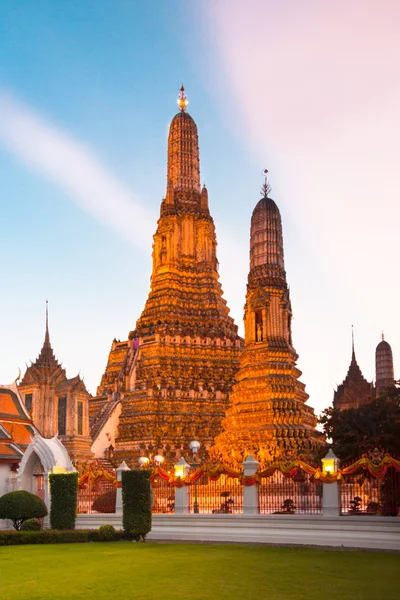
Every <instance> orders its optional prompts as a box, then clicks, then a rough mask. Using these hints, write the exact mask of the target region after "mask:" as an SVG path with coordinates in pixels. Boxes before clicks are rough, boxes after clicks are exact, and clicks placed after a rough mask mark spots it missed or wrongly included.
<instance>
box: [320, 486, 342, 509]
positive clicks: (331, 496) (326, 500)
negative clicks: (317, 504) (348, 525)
mask: <svg viewBox="0 0 400 600" xmlns="http://www.w3.org/2000/svg"><path fill="white" fill-rule="evenodd" d="M322 514H323V516H324V517H338V516H339V515H340V488H339V484H338V482H337V481H335V482H334V483H322Z"/></svg>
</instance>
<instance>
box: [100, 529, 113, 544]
mask: <svg viewBox="0 0 400 600" xmlns="http://www.w3.org/2000/svg"><path fill="white" fill-rule="evenodd" d="M98 534H99V541H100V542H112V541H113V540H114V539H115V534H116V531H115V529H114V527H113V526H112V525H101V526H100V527H99V529H98Z"/></svg>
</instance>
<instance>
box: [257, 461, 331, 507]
mask: <svg viewBox="0 0 400 600" xmlns="http://www.w3.org/2000/svg"><path fill="white" fill-rule="evenodd" d="M258 505H259V512H260V514H263V515H266V514H276V515H294V514H296V515H319V514H322V483H320V482H319V481H317V480H315V479H314V478H313V477H312V476H311V475H307V474H306V473H303V472H301V473H300V474H298V475H295V477H294V478H290V477H285V475H283V473H281V472H280V471H275V473H274V474H273V475H272V476H271V477H268V478H267V479H263V480H262V483H260V485H259V487H258Z"/></svg>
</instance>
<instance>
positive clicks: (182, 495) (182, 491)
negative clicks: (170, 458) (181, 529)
mask: <svg viewBox="0 0 400 600" xmlns="http://www.w3.org/2000/svg"><path fill="white" fill-rule="evenodd" d="M174 469H175V477H182V479H184V478H185V477H186V475H187V474H188V473H189V470H190V465H188V463H187V462H186V460H185V459H184V458H183V456H182V457H181V458H180V459H179V461H178V463H177V464H176V465H175V467H174ZM189 489H190V488H189V486H188V485H183V486H182V487H177V486H176V487H175V508H174V512H175V514H176V515H187V514H189Z"/></svg>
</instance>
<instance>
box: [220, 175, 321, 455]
mask: <svg viewBox="0 0 400 600" xmlns="http://www.w3.org/2000/svg"><path fill="white" fill-rule="evenodd" d="M262 193H263V197H262V198H261V200H260V201H259V202H258V204H257V205H256V207H255V209H254V211H253V215H252V218H251V231H250V272H249V276H248V283H247V295H246V305H245V313H244V323H245V346H244V350H243V352H242V353H241V356H240V370H239V372H238V374H237V381H238V383H237V384H236V385H235V386H234V387H233V391H232V394H231V397H230V400H231V406H230V408H228V410H227V412H226V418H225V419H224V421H223V423H222V424H223V429H224V431H223V432H222V433H221V434H219V435H218V436H217V437H216V440H215V446H214V447H213V448H212V450H211V454H212V456H213V457H214V458H217V459H220V460H222V461H224V462H225V463H230V464H232V465H234V466H238V465H239V464H240V463H242V462H243V460H244V459H245V458H246V457H247V456H248V455H249V454H252V455H253V456H254V457H255V458H256V459H257V460H258V461H259V462H260V463H261V464H262V465H263V464H266V463H268V462H270V461H272V460H274V459H279V458H282V457H290V456H306V455H308V456H310V455H312V454H313V453H315V452H316V451H317V452H318V450H319V449H320V447H321V443H322V440H323V436H322V435H321V434H320V433H319V432H318V431H317V430H316V429H315V426H316V424H317V419H316V417H315V415H314V411H313V409H312V408H311V407H309V406H307V405H306V404H305V403H306V401H307V399H308V394H307V393H306V392H305V386H304V385H303V384H302V383H301V382H300V381H299V377H300V376H301V372H300V371H299V369H298V368H297V367H296V361H297V358H298V356H297V354H296V351H295V349H294V348H293V345H292V333H291V319H292V307H291V303H290V297H289V289H288V285H287V282H286V273H285V267H284V256H283V236H282V223H281V216H280V213H279V209H278V207H277V205H276V204H275V202H274V201H273V200H272V199H271V198H269V197H268V193H269V185H268V183H267V181H265V184H264V186H263V191H262Z"/></svg>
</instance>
